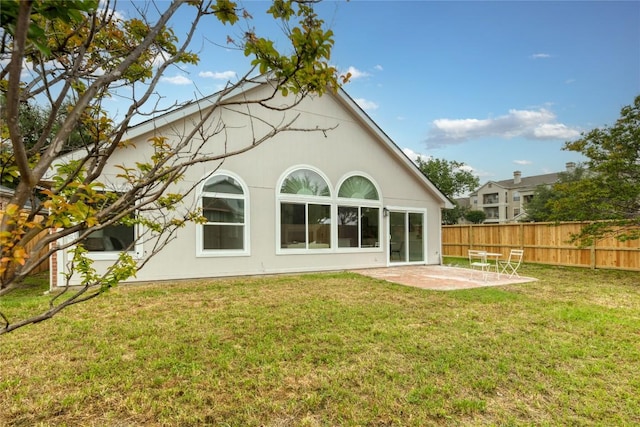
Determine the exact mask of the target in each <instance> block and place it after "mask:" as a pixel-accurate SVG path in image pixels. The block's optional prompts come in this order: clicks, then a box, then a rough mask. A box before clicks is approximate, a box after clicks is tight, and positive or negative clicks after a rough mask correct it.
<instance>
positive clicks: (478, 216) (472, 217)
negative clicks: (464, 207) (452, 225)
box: [464, 209, 487, 224]
mask: <svg viewBox="0 0 640 427" xmlns="http://www.w3.org/2000/svg"><path fill="white" fill-rule="evenodd" d="M464 219H466V220H467V221H469V222H470V223H472V224H482V223H483V222H484V220H485V219H487V214H486V213H484V211H478V210H473V209H472V210H470V211H468V212H467V213H466V214H465V215H464Z"/></svg>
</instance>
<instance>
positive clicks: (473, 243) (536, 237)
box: [442, 222, 640, 271]
mask: <svg viewBox="0 0 640 427" xmlns="http://www.w3.org/2000/svg"><path fill="white" fill-rule="evenodd" d="M583 225H584V224H583V223H574V222H571V223H539V222H536V223H514V224H486V225H485V224H466V225H444V226H442V252H443V255H444V256H452V257H467V250H469V249H479V250H486V251H490V252H500V253H502V254H503V255H504V256H505V257H506V256H507V255H508V254H509V250H511V249H524V261H525V262H533V263H539V264H551V265H566V266H577V267H590V268H606V269H620V270H634V271H640V240H630V241H627V242H621V241H618V240H617V239H615V238H613V237H610V238H606V239H602V240H599V241H597V242H595V243H594V244H593V245H592V246H588V247H585V248H580V247H578V246H577V245H575V244H572V243H569V238H570V236H571V234H575V233H578V232H579V231H580V230H581V228H582V227H583Z"/></svg>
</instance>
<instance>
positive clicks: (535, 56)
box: [531, 53, 551, 59]
mask: <svg viewBox="0 0 640 427" xmlns="http://www.w3.org/2000/svg"><path fill="white" fill-rule="evenodd" d="M547 58H551V55H549V54H548V53H534V54H533V55H531V59H547Z"/></svg>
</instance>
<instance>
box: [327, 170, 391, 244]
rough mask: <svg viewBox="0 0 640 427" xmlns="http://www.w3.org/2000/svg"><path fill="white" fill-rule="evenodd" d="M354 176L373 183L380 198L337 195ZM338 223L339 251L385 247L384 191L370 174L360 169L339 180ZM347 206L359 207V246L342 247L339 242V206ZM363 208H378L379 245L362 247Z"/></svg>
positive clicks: (336, 228) (336, 227) (336, 237)
mask: <svg viewBox="0 0 640 427" xmlns="http://www.w3.org/2000/svg"><path fill="white" fill-rule="evenodd" d="M354 176H361V177H363V178H366V179H368V180H369V182H371V184H373V186H374V187H375V189H376V192H377V193H378V200H371V199H354V198H348V197H339V196H337V195H338V194H339V193H340V188H341V187H342V185H343V184H344V183H345V181H347V180H348V179H349V178H351V177H354ZM335 194H336V196H337V197H336V203H335V204H336V207H335V209H336V215H335V218H336V221H334V222H335V223H336V225H335V233H334V234H335V239H336V242H335V248H336V251H337V252H382V251H383V250H384V249H383V246H384V244H383V241H382V231H383V204H382V192H381V191H380V186H379V185H378V183H377V182H376V180H375V179H373V178H372V177H371V176H370V175H369V174H367V173H365V172H360V171H351V172H349V173H348V174H346V175H344V176H343V177H342V178H341V179H340V181H338V185H337V186H336V191H335ZM340 207H346V208H358V246H357V247H340V246H339V244H338V243H339V242H338V208H340ZM362 208H377V209H378V246H374V247H371V248H366V247H365V248H363V247H361V243H362V238H361V235H360V233H361V232H362V226H361V224H360V216H361V211H362Z"/></svg>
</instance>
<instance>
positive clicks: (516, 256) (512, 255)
mask: <svg viewBox="0 0 640 427" xmlns="http://www.w3.org/2000/svg"><path fill="white" fill-rule="evenodd" d="M523 257H524V251H523V250H522V249H511V252H509V258H507V260H506V261H498V264H499V266H500V274H508V275H509V277H513V276H517V277H520V275H519V274H518V268H520V264H522V258H523Z"/></svg>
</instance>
